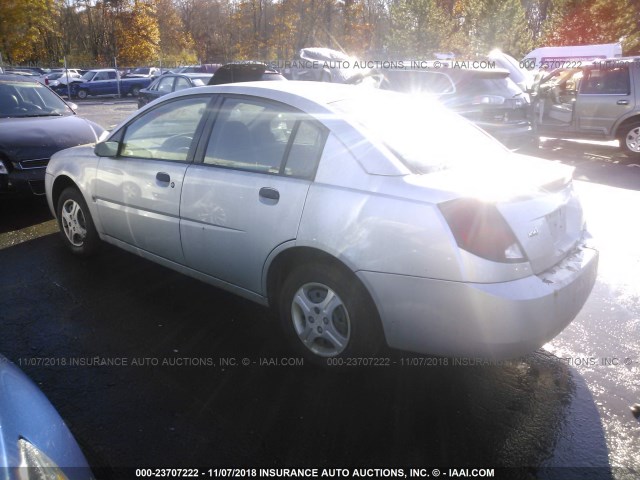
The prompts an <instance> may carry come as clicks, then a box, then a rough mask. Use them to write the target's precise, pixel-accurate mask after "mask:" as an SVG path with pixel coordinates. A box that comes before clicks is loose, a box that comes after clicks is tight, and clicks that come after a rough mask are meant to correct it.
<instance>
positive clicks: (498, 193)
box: [46, 82, 598, 363]
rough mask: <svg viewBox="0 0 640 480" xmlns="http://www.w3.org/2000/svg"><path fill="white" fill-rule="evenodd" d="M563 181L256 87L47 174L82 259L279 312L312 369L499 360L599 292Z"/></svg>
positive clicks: (417, 129)
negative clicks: (367, 360)
mask: <svg viewBox="0 0 640 480" xmlns="http://www.w3.org/2000/svg"><path fill="white" fill-rule="evenodd" d="M425 102H426V101H425ZM572 171H573V170H572V169H571V168H570V167H566V166H562V165H559V164H555V163H550V162H547V161H542V160H538V159H533V158H528V157H523V156H518V155H515V154H512V153H511V152H509V151H508V150H506V149H505V148H504V147H502V146H501V145H500V144H499V143H498V142H497V141H495V140H494V139H493V138H491V137H489V136H488V135H487V134H485V133H484V132H483V131H481V130H479V129H478V128H477V127H475V126H473V125H472V124H471V123H469V122H468V121H466V120H464V119H462V118H461V117H459V116H457V115H456V114H454V113H451V112H448V111H447V110H445V109H444V108H443V107H439V106H438V105H437V104H435V103H429V102H426V103H423V101H422V100H420V99H418V98H413V97H410V96H407V95H403V94H398V93H393V92H385V91H378V90H369V89H366V88H359V87H355V86H348V85H335V84H324V83H317V82H256V83H244V84H231V85H220V86H212V87H199V88H194V89H188V90H184V91H181V92H176V93H173V94H169V95H166V96H164V97H162V98H161V99H158V100H156V101H154V102H152V103H150V104H149V105H147V106H145V107H144V108H142V109H141V110H139V111H138V113H136V114H134V115H132V116H131V117H129V118H128V119H127V120H125V121H124V122H123V123H122V124H121V125H120V126H119V127H117V128H116V129H114V130H113V132H112V133H111V134H110V135H109V136H108V137H107V138H106V139H105V140H104V141H103V142H101V143H99V144H97V145H95V146H93V145H89V146H81V147H76V148H72V149H68V150H65V151H63V152H60V153H57V154H56V155H54V156H53V158H52V159H51V161H50V162H49V165H48V167H47V175H46V192H47V199H48V201H49V206H50V208H51V211H52V212H53V213H54V214H55V216H56V217H57V219H58V222H59V225H60V229H61V231H62V238H63V240H64V242H65V244H66V245H67V246H68V247H69V249H71V251H73V252H74V253H77V254H80V255H87V254H90V253H92V252H93V251H94V250H95V249H96V248H97V246H98V245H99V243H100V241H106V242H109V243H111V244H114V245H117V246H119V247H121V248H123V249H125V250H128V251H130V252H134V253H137V254H138V255H141V256H143V257H145V258H147V259H150V260H152V261H155V262H158V263H160V264H162V265H165V266H167V267H169V268H172V269H175V270H178V271H180V272H183V273H185V274H187V275H190V276H192V277H195V278H198V279H200V280H203V281H205V282H208V283H210V284H212V285H215V286H218V287H221V288H224V289H227V290H229V291H231V292H234V293H236V294H238V295H241V296H243V297H246V298H248V299H250V300H253V301H255V302H258V303H260V304H263V305H269V306H272V307H273V308H274V309H275V310H276V311H277V312H278V313H279V316H280V318H281V321H282V325H283V327H284V330H285V333H286V335H287V336H288V338H289V339H290V341H291V343H292V345H293V347H294V348H296V349H297V350H298V351H299V352H300V353H302V354H304V355H306V356H307V358H309V359H311V360H313V361H316V362H320V363H322V362H326V361H327V359H330V360H331V359H332V357H342V358H344V357H353V356H356V355H357V356H361V355H364V354H370V353H372V352H375V351H376V350H377V348H378V346H379V345H380V344H381V343H382V342H386V344H388V345H389V346H391V347H394V348H398V349H404V350H410V351H414V352H419V353H429V354H439V355H449V356H459V355H474V356H476V355H482V356H486V357H492V358H504V357H511V356H517V355H520V354H524V353H527V352H529V351H532V350H534V349H536V348H538V347H540V346H541V345H543V344H544V343H545V342H547V341H548V340H550V339H551V338H553V337H554V336H555V335H557V334H558V333H559V332H560V331H561V330H562V329H563V328H564V327H565V326H566V325H567V324H569V322H571V321H572V320H573V318H574V317H575V316H576V314H577V313H578V312H579V311H580V309H581V308H582V305H583V304H584V302H585V301H586V299H587V297H588V295H589V293H590V291H591V289H592V286H593V284H594V282H595V278H596V271H597V263H598V262H597V261H598V253H597V251H596V250H594V249H593V248H591V247H590V246H589V238H590V237H589V234H588V232H587V230H586V227H585V220H584V218H583V213H582V208H581V205H580V202H579V200H578V198H577V196H576V194H575V192H574V189H573V184H572V179H571V177H572ZM203 321H208V320H207V319H203Z"/></svg>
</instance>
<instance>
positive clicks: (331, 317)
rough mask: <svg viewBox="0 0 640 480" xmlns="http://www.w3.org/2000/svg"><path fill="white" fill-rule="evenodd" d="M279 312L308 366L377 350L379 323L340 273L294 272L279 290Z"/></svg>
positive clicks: (328, 269)
mask: <svg viewBox="0 0 640 480" xmlns="http://www.w3.org/2000/svg"><path fill="white" fill-rule="evenodd" d="M279 313H280V319H281V322H282V326H283V328H284V331H285V335H287V337H288V339H289V341H290V342H291V344H292V346H293V347H294V349H295V350H296V351H297V352H299V353H300V354H301V355H303V356H304V357H305V358H306V359H308V360H309V361H311V362H312V363H314V364H317V365H327V362H329V361H330V360H329V359H331V358H336V357H342V358H347V357H355V356H362V355H368V354H373V353H375V352H377V351H378V349H379V346H380V334H379V332H378V325H379V320H378V316H377V313H376V312H375V309H374V308H373V306H372V304H371V300H370V299H369V296H368V295H367V294H366V291H365V290H364V287H363V286H362V285H361V284H360V282H358V280H357V279H356V278H354V277H353V275H352V274H350V273H348V272H345V271H343V270H342V269H339V268H336V267H333V266H330V265H326V264H310V265H304V266H301V267H299V268H297V269H296V270H294V271H293V272H292V273H291V274H289V276H288V277H287V278H286V279H285V282H284V284H283V286H282V289H281V291H280V298H279Z"/></svg>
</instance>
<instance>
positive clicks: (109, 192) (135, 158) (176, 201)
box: [96, 95, 211, 263]
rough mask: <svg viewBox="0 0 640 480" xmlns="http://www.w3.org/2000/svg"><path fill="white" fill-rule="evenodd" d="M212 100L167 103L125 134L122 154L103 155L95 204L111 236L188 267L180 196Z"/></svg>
mask: <svg viewBox="0 0 640 480" xmlns="http://www.w3.org/2000/svg"><path fill="white" fill-rule="evenodd" d="M210 98H211V97H210V96H207V95H200V96H190V97H185V98H178V99H175V100H172V101H169V102H165V103H163V104H161V105H159V106H157V107H156V108H154V109H151V110H149V111H148V112H146V113H145V114H144V115H142V116H140V117H137V118H136V119H135V120H134V121H133V122H131V123H130V124H129V125H127V126H126V127H125V128H124V129H123V130H122V131H121V138H120V140H119V141H120V147H119V154H118V156H117V157H114V158H108V157H103V158H101V159H100V162H99V164H98V172H97V179H96V181H97V185H96V197H97V198H96V205H97V208H98V210H99V216H100V220H101V222H102V227H103V229H104V232H105V233H106V234H107V235H109V236H111V237H113V238H115V239H117V240H120V241H122V242H125V243H127V244H129V245H132V246H135V247H138V248H140V249H142V250H145V251H147V252H150V253H153V254H155V255H158V256H160V257H163V258H166V259H168V260H172V261H175V262H178V263H184V256H183V253H182V246H181V243H180V227H179V223H180V196H181V193H182V188H183V182H184V177H185V173H186V171H187V169H188V167H189V165H190V164H191V163H190V161H191V158H192V154H191V146H192V144H194V143H195V142H194V141H193V139H194V138H195V135H196V130H197V129H198V125H199V124H200V123H201V121H202V119H203V116H204V112H205V111H206V106H207V103H208V102H209V100H210ZM119 133H120V132H119Z"/></svg>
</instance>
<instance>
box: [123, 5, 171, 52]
mask: <svg viewBox="0 0 640 480" xmlns="http://www.w3.org/2000/svg"><path fill="white" fill-rule="evenodd" d="M117 20H118V21H117V27H116V46H117V50H116V57H117V58H118V61H119V63H120V64H122V65H144V64H149V63H154V62H155V61H156V60H157V59H158V57H159V53H160V33H159V31H158V22H157V15H156V8H155V4H154V3H153V1H152V0H134V3H133V5H132V8H131V9H130V10H128V11H126V12H123V13H122V14H121V15H120V16H119V18H118V19H117Z"/></svg>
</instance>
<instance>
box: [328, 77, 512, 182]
mask: <svg viewBox="0 0 640 480" xmlns="http://www.w3.org/2000/svg"><path fill="white" fill-rule="evenodd" d="M367 92H368V94H367V95H359V96H354V97H352V98H348V99H345V100H339V101H337V102H334V103H332V104H331V106H332V107H333V108H335V109H336V110H338V111H339V112H340V113H342V114H343V115H345V116H346V117H347V118H348V119H350V120H351V121H352V122H354V123H356V124H358V125H360V126H361V127H364V129H365V130H366V131H367V132H369V133H370V134H371V135H372V136H373V137H374V138H376V139H378V140H380V141H382V142H383V143H384V144H385V145H386V146H387V148H389V149H390V150H391V151H392V152H393V153H394V154H395V155H396V156H397V157H398V158H399V159H400V160H401V161H402V162H403V163H404V164H405V165H406V166H407V167H408V168H409V169H410V170H411V171H412V172H414V173H420V174H427V173H432V172H436V171H441V170H448V169H451V168H465V167H466V166H468V165H474V166H477V163H478V162H492V161H494V160H503V159H504V157H505V155H506V154H507V153H508V150H507V149H506V148H505V147H504V146H503V145H502V144H501V143H499V142H498V141H497V140H495V139H494V138H493V137H491V136H489V135H488V134H486V133H485V132H484V131H482V130H481V129H479V128H478V127H476V126H475V125H473V124H472V123H470V122H469V121H467V120H465V119H464V118H462V117H460V116H459V115H457V114H455V113H453V112H451V111H449V110H447V109H446V108H444V107H443V106H441V105H439V104H437V103H435V102H433V101H431V100H429V99H427V98H424V96H420V95H403V94H398V93H393V92H385V91H381V90H373V89H372V90H369V89H367Z"/></svg>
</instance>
